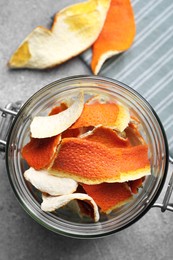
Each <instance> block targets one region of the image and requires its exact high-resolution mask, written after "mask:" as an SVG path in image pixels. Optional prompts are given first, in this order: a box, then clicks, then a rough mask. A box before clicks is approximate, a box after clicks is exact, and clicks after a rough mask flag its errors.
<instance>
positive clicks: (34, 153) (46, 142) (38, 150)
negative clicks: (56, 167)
mask: <svg viewBox="0 0 173 260" xmlns="http://www.w3.org/2000/svg"><path fill="white" fill-rule="evenodd" d="M60 141H61V135H57V136H53V137H50V138H43V139H38V138H31V140H30V142H29V143H27V144H26V145H25V146H24V147H23V149H22V151H21V154H22V157H23V158H24V159H25V160H26V161H27V163H28V165H29V166H30V167H33V168H34V169H36V170H40V169H44V168H47V167H48V166H49V165H50V164H51V162H52V161H53V159H54V158H55V154H56V149H57V146H58V145H59V143H60Z"/></svg>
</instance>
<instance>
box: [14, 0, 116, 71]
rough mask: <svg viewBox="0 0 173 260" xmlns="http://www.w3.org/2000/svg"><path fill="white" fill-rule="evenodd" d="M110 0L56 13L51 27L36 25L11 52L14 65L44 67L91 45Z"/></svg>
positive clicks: (88, 2)
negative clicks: (12, 52) (49, 28)
mask: <svg viewBox="0 0 173 260" xmlns="http://www.w3.org/2000/svg"><path fill="white" fill-rule="evenodd" d="M110 1H111V0H99V1H97V0H88V1H86V2H83V3H78V4H74V5H72V6H68V7H66V8H64V9H63V10H61V11H60V12H58V13H57V14H56V15H55V18H54V22H53V26H52V28H51V30H48V29H46V28H44V27H41V26H38V27H36V28H35V29H34V30H33V31H32V32H31V33H30V34H29V35H28V36H27V37H26V38H25V39H24V41H23V42H22V43H21V45H20V46H19V47H18V49H17V50H16V51H15V52H14V54H13V55H12V57H11V59H10V61H9V66H10V67H11V68H34V69H45V68H50V67H53V66H56V65H58V64H61V63H63V62H65V61H67V60H69V59H70V58H72V57H74V56H76V55H78V54H80V53H81V52H83V51H84V50H86V49H87V48H89V47H90V46H91V45H92V44H93V43H94V41H95V40H96V39H97V37H98V36H99V34H100V32H101V29H102V27H103V25H104V22H105V18H106V15H107V11H108V9H109V6H110Z"/></svg>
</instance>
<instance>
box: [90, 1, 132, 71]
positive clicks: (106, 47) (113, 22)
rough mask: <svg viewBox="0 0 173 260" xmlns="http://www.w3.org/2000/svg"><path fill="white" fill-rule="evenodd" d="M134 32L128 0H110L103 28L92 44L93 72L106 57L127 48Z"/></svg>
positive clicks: (98, 68)
mask: <svg viewBox="0 0 173 260" xmlns="http://www.w3.org/2000/svg"><path fill="white" fill-rule="evenodd" d="M135 33H136V28H135V19H134V14H133V9H132V6H131V3H130V0H112V1H111V4H110V8H109V11H108V13H107V17H106V21H105V24H104V26H103V29H102V31H101V33H100V34H99V37H98V38H97V40H96V41H95V42H94V44H93V48H92V50H93V56H92V61H91V69H92V71H93V73H94V74H98V72H99V71H100V69H101V67H102V65H103V63H104V62H105V61H106V60H107V59H108V58H110V57H112V56H113V55H117V54H119V53H121V52H123V51H125V50H127V49H128V48H129V47H130V46H131V44H132V43H133V40H134V37H135Z"/></svg>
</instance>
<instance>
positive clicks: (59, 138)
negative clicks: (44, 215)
mask: <svg viewBox="0 0 173 260" xmlns="http://www.w3.org/2000/svg"><path fill="white" fill-rule="evenodd" d="M79 97H80V98H81V97H82V96H81V95H79ZM102 101H103V100H102ZM76 102H77V103H76V104H77V107H78V108H79V110H80V115H79V114H78V117H77V118H76V120H75V121H74V122H73V124H71V123H70V124H69V122H68V119H69V117H66V116H65V117H64V118H63V119H64V120H66V121H67V122H66V123H65V124H66V125H67V126H68V127H65V128H64V126H60V128H61V129H64V130H63V131H61V133H60V134H59V135H56V136H53V137H49V138H31V141H30V142H29V143H28V144H27V145H25V146H24V148H23V149H22V156H23V158H24V159H25V160H26V161H27V163H28V164H29V166H30V167H33V168H34V169H35V170H41V169H44V170H45V169H46V171H47V175H46V176H42V179H46V178H49V179H51V180H50V181H52V178H53V177H52V176H54V177H57V178H58V180H57V183H63V182H60V179H61V178H64V179H63V180H64V181H65V180H66V179H65V178H68V180H69V181H70V180H73V181H74V182H75V183H77V185H78V184H80V185H79V187H82V188H83V193H80V194H77V193H78V192H77V191H76V192H77V193H75V190H74V193H73V191H72V194H70V195H68V194H64V193H63V195H62V194H61V195H60V196H58V197H56V198H53V197H51V196H52V194H53V193H52V188H51V189H50V187H48V186H49V185H47V184H46V185H44V183H43V181H42V180H39V179H38V178H37V179H35V177H36V176H35V177H34V178H33V176H29V178H30V177H32V180H31V183H33V185H35V186H38V187H42V188H40V191H43V192H44V191H45V190H46V191H49V190H51V193H52V194H50V195H51V196H45V195H43V203H42V205H41V208H42V209H43V210H44V211H53V210H56V209H58V208H60V207H61V206H63V205H66V204H67V203H68V202H69V201H71V200H73V199H76V200H78V199H79V200H80V199H81V202H80V203H83V200H84V201H85V200H86V201H90V202H92V203H91V204H92V208H93V207H95V212H97V211H98V209H97V208H96V205H97V206H98V207H99V208H100V212H103V213H106V214H109V213H110V212H111V211H112V210H114V209H116V208H119V207H121V206H123V205H124V204H126V203H128V202H130V201H131V200H132V198H133V194H137V193H138V189H139V188H140V187H141V186H142V184H143V181H144V178H145V176H147V175H150V174H151V172H150V161H149V159H148V146H147V144H146V142H145V141H144V139H143V137H142V135H141V134H140V132H139V131H138V127H137V126H136V125H135V124H134V123H133V122H131V121H130V118H131V117H130V113H129V111H128V109H127V108H125V107H124V106H122V105H120V104H118V103H113V102H109V101H108V100H106V101H105V102H99V100H98V98H97V97H96V98H93V99H90V100H89V102H88V101H86V102H85V103H84V99H83V97H82V99H81V101H80V100H77V101H76ZM69 104H70V103H69ZM76 104H75V103H74V106H75V107H76ZM69 108H70V106H68V105H67V104H66V103H63V102H62V103H61V104H60V105H59V106H57V107H54V108H53V109H52V110H51V111H50V113H49V116H48V117H51V116H55V117H54V118H58V115H59V116H60V115H62V113H64V115H69V114H70V115H71V112H70V113H69ZM81 108H82V109H81ZM73 110H74V109H73ZM65 112H66V113H65ZM75 112H76V111H75ZM48 117H47V118H48ZM73 118H74V117H73ZM73 118H72V119H73ZM46 120H47V119H46ZM64 120H60V121H59V122H64ZM70 120H71V118H70ZM73 120H74V119H73ZM70 122H71V121H70ZM138 124H140V122H138ZM58 128H59V127H58ZM32 172H33V174H34V170H33V171H32ZM25 175H26V174H25ZM37 175H38V176H41V172H37ZM38 176H37V177H38ZM43 177H44V178H43ZM43 188H44V189H43ZM57 190H58V192H59V188H58V189H55V190H54V189H53V192H54V194H55V191H56V192H57ZM64 190H66V189H65V187H64ZM86 193H87V194H86ZM81 194H82V195H81ZM67 195H68V196H67ZM61 196H64V197H61ZM87 196H89V197H87ZM93 202H94V203H96V204H94V205H95V206H93ZM98 219H99V217H98V213H97V217H96V218H95V219H94V220H95V221H98Z"/></svg>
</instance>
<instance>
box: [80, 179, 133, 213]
mask: <svg viewBox="0 0 173 260" xmlns="http://www.w3.org/2000/svg"><path fill="white" fill-rule="evenodd" d="M82 187H83V188H84V190H85V191H86V193H87V194H88V195H89V196H91V197H92V198H93V200H94V201H95V202H96V204H97V205H98V206H99V207H100V209H101V211H102V212H104V213H106V214H109V213H110V212H111V211H112V210H114V209H116V208H119V207H121V206H123V205H124V204H126V203H128V202H130V201H131V200H132V198H133V196H132V194H131V191H130V189H129V187H128V185H127V183H101V184H96V185H87V184H82Z"/></svg>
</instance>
